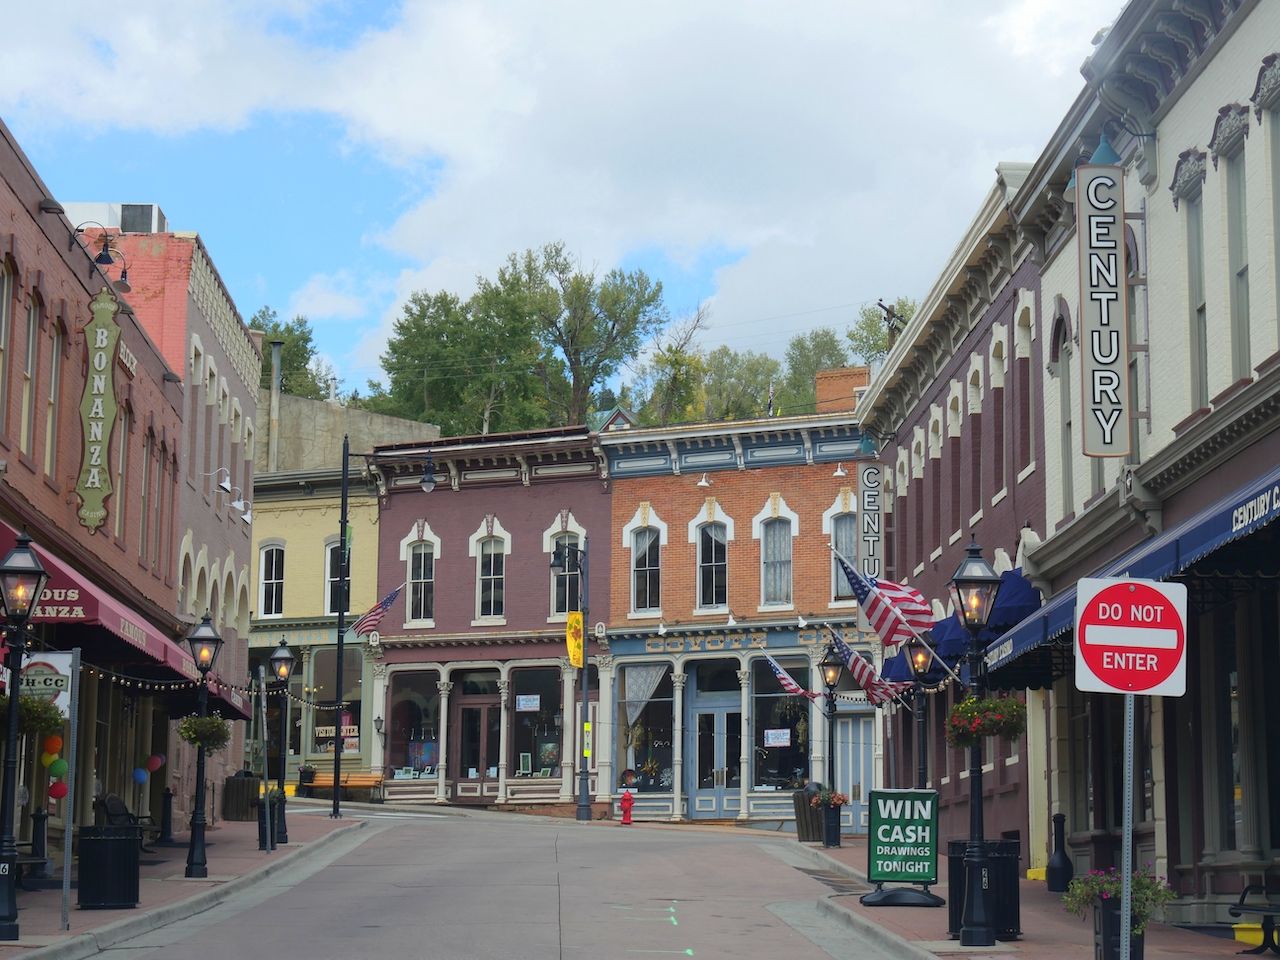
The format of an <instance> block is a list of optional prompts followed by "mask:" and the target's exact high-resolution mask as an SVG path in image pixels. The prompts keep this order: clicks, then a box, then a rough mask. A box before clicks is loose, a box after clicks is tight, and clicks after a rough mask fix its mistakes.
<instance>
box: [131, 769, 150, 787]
mask: <svg viewBox="0 0 1280 960" xmlns="http://www.w3.org/2000/svg"><path fill="white" fill-rule="evenodd" d="M133 782H134V783H146V782H147V771H146V770H143V769H142V767H134V768H133Z"/></svg>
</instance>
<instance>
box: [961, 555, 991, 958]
mask: <svg viewBox="0 0 1280 960" xmlns="http://www.w3.org/2000/svg"><path fill="white" fill-rule="evenodd" d="M999 589H1000V577H999V575H998V574H997V573H996V572H995V570H993V569H992V568H991V564H989V563H987V561H986V560H984V559H983V557H982V548H981V547H980V546H978V544H977V543H976V542H971V543H970V544H969V547H968V550H967V552H966V554H965V558H964V559H963V560H961V561H960V566H959V567H957V568H956V572H955V575H954V576H953V577H952V578H951V591H952V594H953V596H954V598H955V604H956V610H957V612H958V613H959V615H960V620H961V622H962V623H963V624H964V626H965V629H967V630H968V631H969V688H970V690H972V691H973V693H974V695H975V696H977V697H981V696H982V695H983V694H984V693H985V692H986V660H985V658H984V657H983V649H982V640H981V638H980V636H979V635H980V634H981V632H982V630H983V628H984V627H986V625H987V620H988V618H989V617H990V616H991V608H992V607H993V606H994V605H995V600H996V593H997V592H998V591H999ZM964 868H965V887H964V891H965V897H964V919H963V921H962V925H961V927H960V945H961V946H965V947H990V946H992V945H994V944H995V942H996V937H995V928H994V926H993V925H992V922H991V914H990V912H988V909H987V897H986V887H987V869H988V868H987V844H986V841H985V840H984V838H983V836H982V742H981V741H976V742H975V743H974V744H973V746H971V747H970V748H969V842H968V844H967V845H966V846H965V850H964Z"/></svg>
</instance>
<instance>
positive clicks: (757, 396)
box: [703, 346, 782, 420]
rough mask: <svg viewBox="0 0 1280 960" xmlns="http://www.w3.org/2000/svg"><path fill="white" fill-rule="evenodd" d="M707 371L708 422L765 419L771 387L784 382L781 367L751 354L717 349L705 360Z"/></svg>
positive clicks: (721, 348)
mask: <svg viewBox="0 0 1280 960" xmlns="http://www.w3.org/2000/svg"><path fill="white" fill-rule="evenodd" d="M703 366H704V368H705V370H706V407H705V410H704V415H705V416H706V418H707V419H708V420H742V419H746V418H749V417H762V416H764V414H765V411H766V409H767V407H768V403H769V386H770V385H771V384H774V383H779V382H781V380H782V364H780V363H779V362H778V361H777V360H775V359H774V358H773V357H770V356H768V355H766V354H763V353H752V352H751V351H749V350H747V351H743V352H742V353H739V352H737V351H736V350H734V349H733V348H731V347H725V346H721V347H716V348H715V349H714V350H712V351H711V352H710V353H709V354H707V355H706V357H705V358H704V360H703Z"/></svg>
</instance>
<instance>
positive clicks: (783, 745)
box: [751, 657, 810, 790]
mask: <svg viewBox="0 0 1280 960" xmlns="http://www.w3.org/2000/svg"><path fill="white" fill-rule="evenodd" d="M778 662H779V663H780V664H781V665H782V668H783V669H784V670H786V671H787V673H788V674H789V675H790V677H791V678H792V679H793V680H795V681H796V683H798V684H800V686H802V687H804V688H805V689H806V690H807V689H809V688H810V684H809V660H808V658H806V657H779V658H778ZM751 716H752V746H753V749H752V758H753V762H752V778H753V779H752V786H753V787H754V788H755V789H757V790H796V789H799V788H800V787H802V786H804V785H805V783H806V782H807V781H808V779H809V732H810V731H809V701H808V700H807V699H806V698H804V697H800V696H792V695H789V694H787V693H784V692H783V690H782V684H781V683H779V682H778V678H777V677H776V676H775V675H774V673H773V670H771V669H770V668H769V664H768V663H767V662H766V661H764V660H762V659H761V660H753V661H752V662H751Z"/></svg>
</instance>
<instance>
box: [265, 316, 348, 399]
mask: <svg viewBox="0 0 1280 960" xmlns="http://www.w3.org/2000/svg"><path fill="white" fill-rule="evenodd" d="M249 327H250V328H251V329H253V330H261V331H262V332H263V333H264V334H266V336H265V337H263V339H262V379H261V381H260V382H259V385H260V386H261V387H262V388H263V389H264V390H269V389H271V341H273V340H282V341H284V347H283V348H282V350H281V356H280V381H281V385H280V389H281V390H282V391H283V392H284V393H288V394H292V395H293V396H295V397H308V398H310V399H312V400H323V399H324V398H325V397H327V396H328V395H329V380H330V379H331V378H332V377H333V376H334V372H333V368H332V367H331V366H330V365H329V364H327V363H325V362H324V361H322V360H321V359H320V358H318V357H317V356H316V345H315V342H314V340H313V338H312V333H311V323H310V322H309V321H308V320H307V318H306V317H304V316H297V317H294V318H293V319H292V320H288V321H281V320H280V318H279V316H278V315H277V314H276V312H275V310H273V309H272V308H271V307H268V306H264V307H262V308H261V309H260V310H259V311H258V312H257V313H255V314H254V315H253V316H252V317H251V318H250V319H249Z"/></svg>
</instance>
